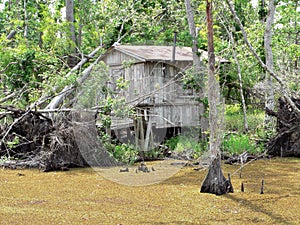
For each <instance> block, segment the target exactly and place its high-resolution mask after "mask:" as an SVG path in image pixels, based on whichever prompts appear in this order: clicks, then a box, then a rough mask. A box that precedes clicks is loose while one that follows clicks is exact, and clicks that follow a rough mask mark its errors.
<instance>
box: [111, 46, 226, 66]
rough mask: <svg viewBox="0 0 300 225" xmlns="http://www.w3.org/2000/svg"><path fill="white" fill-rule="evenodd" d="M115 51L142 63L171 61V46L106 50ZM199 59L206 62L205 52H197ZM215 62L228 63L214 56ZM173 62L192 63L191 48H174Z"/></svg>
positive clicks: (124, 47)
mask: <svg viewBox="0 0 300 225" xmlns="http://www.w3.org/2000/svg"><path fill="white" fill-rule="evenodd" d="M113 50H117V51H120V52H122V53H124V54H127V55H130V56H132V57H135V58H138V59H139V60H142V61H172V53H173V46H146V45H145V46H130V45H116V46H113V47H112V48H111V49H109V50H108V52H107V53H109V52H111V51H113ZM199 52H200V59H201V60H207V58H208V56H207V52H206V51H203V50H199ZM216 60H217V61H219V62H222V63H226V62H227V63H228V62H229V61H228V60H226V59H223V58H221V57H218V56H216ZM175 61H193V53H192V48H190V47H179V46H176V54H175Z"/></svg>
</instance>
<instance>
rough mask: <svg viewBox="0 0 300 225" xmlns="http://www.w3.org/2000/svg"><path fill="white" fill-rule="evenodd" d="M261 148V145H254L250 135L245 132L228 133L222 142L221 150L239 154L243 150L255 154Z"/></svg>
mask: <svg viewBox="0 0 300 225" xmlns="http://www.w3.org/2000/svg"><path fill="white" fill-rule="evenodd" d="M261 150H262V148H261V146H256V143H255V142H254V141H252V140H250V137H249V136H248V135H246V134H229V135H228V136H227V137H225V138H224V140H223V143H222V151H224V152H227V153H229V154H231V155H239V154H241V153H243V152H245V151H246V152H248V153H251V154H256V153H259V152H261Z"/></svg>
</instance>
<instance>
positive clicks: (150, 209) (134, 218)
mask: <svg viewBox="0 0 300 225" xmlns="http://www.w3.org/2000/svg"><path fill="white" fill-rule="evenodd" d="M238 168H239V166H237V165H231V166H229V165H223V172H224V174H225V175H226V174H227V173H233V172H234V171H236V170H237V169H238ZM206 173H207V170H201V171H195V170H194V169H193V167H183V168H181V169H180V170H179V171H178V172H177V173H176V174H174V175H173V176H172V177H170V178H169V179H167V180H165V181H163V182H160V183H157V184H152V185H147V186H128V185H121V184H118V183H115V182H113V181H110V180H108V179H105V178H104V177H103V176H101V175H100V174H99V173H98V172H95V170H93V169H91V168H85V169H71V170H70V171H66V172H49V173H43V172H40V171H38V170H6V169H1V171H0V224H115V225H116V224H123V225H126V224H129V225H133V224H190V225H194V224H264V225H265V224H270V225H271V224H300V159H299V158H282V159H281V158H276V159H268V160H258V161H255V162H253V163H251V164H249V165H247V166H246V167H244V168H243V170H242V177H241V178H240V174H239V173H236V174H235V175H234V176H232V178H231V179H232V184H233V187H234V189H235V192H234V193H232V194H226V195H222V196H215V195H211V194H202V193H199V189H200V186H201V182H202V181H203V179H204V177H205V175H206ZM120 175H121V174H120ZM120 175H119V176H120ZM148 175H150V176H153V173H152V174H151V173H145V174H143V176H148ZM139 176H142V175H141V174H139ZM262 179H264V181H265V186H264V193H265V194H260V188H261V181H262ZM241 183H243V184H244V189H245V192H241Z"/></svg>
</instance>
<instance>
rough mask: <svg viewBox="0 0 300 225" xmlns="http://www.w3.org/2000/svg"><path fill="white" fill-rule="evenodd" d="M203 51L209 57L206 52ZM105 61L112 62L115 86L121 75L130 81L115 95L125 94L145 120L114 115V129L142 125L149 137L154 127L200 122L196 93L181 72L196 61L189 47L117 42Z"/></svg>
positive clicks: (157, 128)
mask: <svg viewBox="0 0 300 225" xmlns="http://www.w3.org/2000/svg"><path fill="white" fill-rule="evenodd" d="M200 55H201V59H207V52H205V51H202V52H201V54H200ZM219 60H222V59H219ZM102 61H103V62H104V63H105V64H107V65H108V66H109V69H110V79H111V80H110V84H109V86H110V87H111V88H112V89H113V90H116V82H117V80H118V79H120V78H123V79H124V80H127V81H129V88H128V90H126V91H121V92H117V91H116V97H117V96H124V97H125V99H126V103H127V104H130V105H132V106H133V107H135V109H136V112H137V115H138V118H140V119H141V121H142V122H138V121H135V120H134V119H132V118H127V119H124V118H122V119H118V118H114V119H113V121H112V127H111V128H112V130H116V131H118V130H120V129H124V128H125V129H126V128H131V129H132V128H133V129H134V130H137V129H139V130H141V128H143V129H142V130H143V131H142V136H146V139H147V134H149V135H151V133H153V130H156V131H158V130H159V129H165V132H166V133H168V132H169V131H170V130H172V132H173V131H174V129H177V130H180V129H181V128H183V127H191V126H192V127H196V126H198V125H199V121H200V120H199V103H198V102H197V101H196V100H195V99H196V97H197V96H196V93H195V92H194V91H193V90H190V89H184V88H183V82H182V75H183V74H184V72H185V71H186V70H187V69H189V68H190V67H191V66H192V64H193V58H192V49H191V48H190V47H176V48H174V47H173V46H128V45H117V46H113V47H111V48H110V49H108V51H107V52H106V53H105V54H104V55H103V56H102ZM149 129H150V130H149ZM147 131H148V132H147ZM136 136H137V135H135V137H136ZM139 136H141V135H139Z"/></svg>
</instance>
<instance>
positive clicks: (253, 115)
mask: <svg viewBox="0 0 300 225" xmlns="http://www.w3.org/2000/svg"><path fill="white" fill-rule="evenodd" d="M264 117H265V114H264V112H263V111H261V110H256V109H247V122H248V128H249V132H250V133H254V132H255V131H256V129H257V127H260V126H261V125H262V124H263V123H264ZM225 130H227V131H235V132H238V133H243V132H244V114H243V111H242V109H241V105H240V104H233V105H226V108H225Z"/></svg>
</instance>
